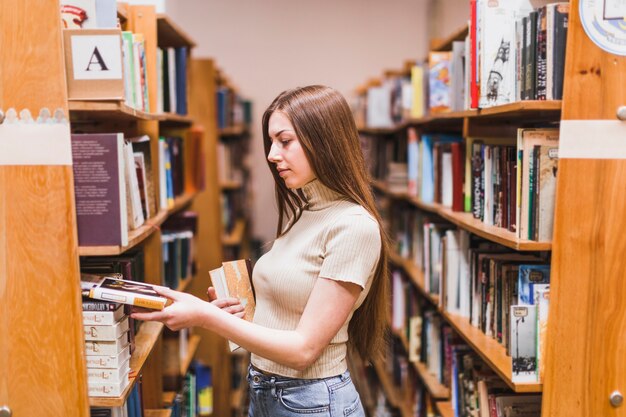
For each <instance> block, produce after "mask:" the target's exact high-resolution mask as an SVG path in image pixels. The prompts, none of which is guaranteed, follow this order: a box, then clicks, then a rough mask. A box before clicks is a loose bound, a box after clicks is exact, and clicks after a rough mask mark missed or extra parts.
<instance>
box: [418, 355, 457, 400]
mask: <svg viewBox="0 0 626 417" xmlns="http://www.w3.org/2000/svg"><path fill="white" fill-rule="evenodd" d="M413 368H415V370H416V371H417V374H418V375H419V376H420V378H421V379H422V382H423V383H424V385H425V386H426V389H427V390H428V393H429V394H430V396H431V397H432V398H433V399H435V400H447V399H448V398H450V389H449V388H446V386H444V385H443V384H441V383H440V382H439V381H437V378H435V377H434V376H433V375H432V374H431V373H430V372H428V368H427V367H426V365H425V364H424V363H422V362H413Z"/></svg>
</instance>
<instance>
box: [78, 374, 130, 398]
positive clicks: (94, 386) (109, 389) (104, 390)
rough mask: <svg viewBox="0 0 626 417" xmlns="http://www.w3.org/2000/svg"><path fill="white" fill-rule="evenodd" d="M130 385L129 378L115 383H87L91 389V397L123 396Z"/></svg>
mask: <svg viewBox="0 0 626 417" xmlns="http://www.w3.org/2000/svg"><path fill="white" fill-rule="evenodd" d="M129 383H130V381H129V379H128V378H122V380H121V381H115V382H89V381H87V387H88V388H89V396H90V397H119V396H121V395H122V393H123V392H124V390H125V389H126V387H127V386H128V384H129Z"/></svg>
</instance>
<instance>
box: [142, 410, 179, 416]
mask: <svg viewBox="0 0 626 417" xmlns="http://www.w3.org/2000/svg"><path fill="white" fill-rule="evenodd" d="M143 416H144V417H171V416H172V410H165V409H163V410H144V415H143Z"/></svg>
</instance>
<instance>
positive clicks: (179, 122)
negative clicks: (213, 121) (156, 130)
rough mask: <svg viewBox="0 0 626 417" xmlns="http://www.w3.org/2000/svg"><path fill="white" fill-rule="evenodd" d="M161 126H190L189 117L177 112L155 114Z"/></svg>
mask: <svg viewBox="0 0 626 417" xmlns="http://www.w3.org/2000/svg"><path fill="white" fill-rule="evenodd" d="M157 117H158V119H159V121H160V122H161V125H163V126H191V124H192V123H193V120H192V119H191V117H189V116H187V115H183V114H177V113H160V114H158V115H157Z"/></svg>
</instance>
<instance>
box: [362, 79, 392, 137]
mask: <svg viewBox="0 0 626 417" xmlns="http://www.w3.org/2000/svg"><path fill="white" fill-rule="evenodd" d="M366 124H367V127H371V128H386V127H392V126H393V121H392V120H391V88H390V87H389V86H387V85H382V86H380V87H371V88H369V89H368V90H367V115H366Z"/></svg>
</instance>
